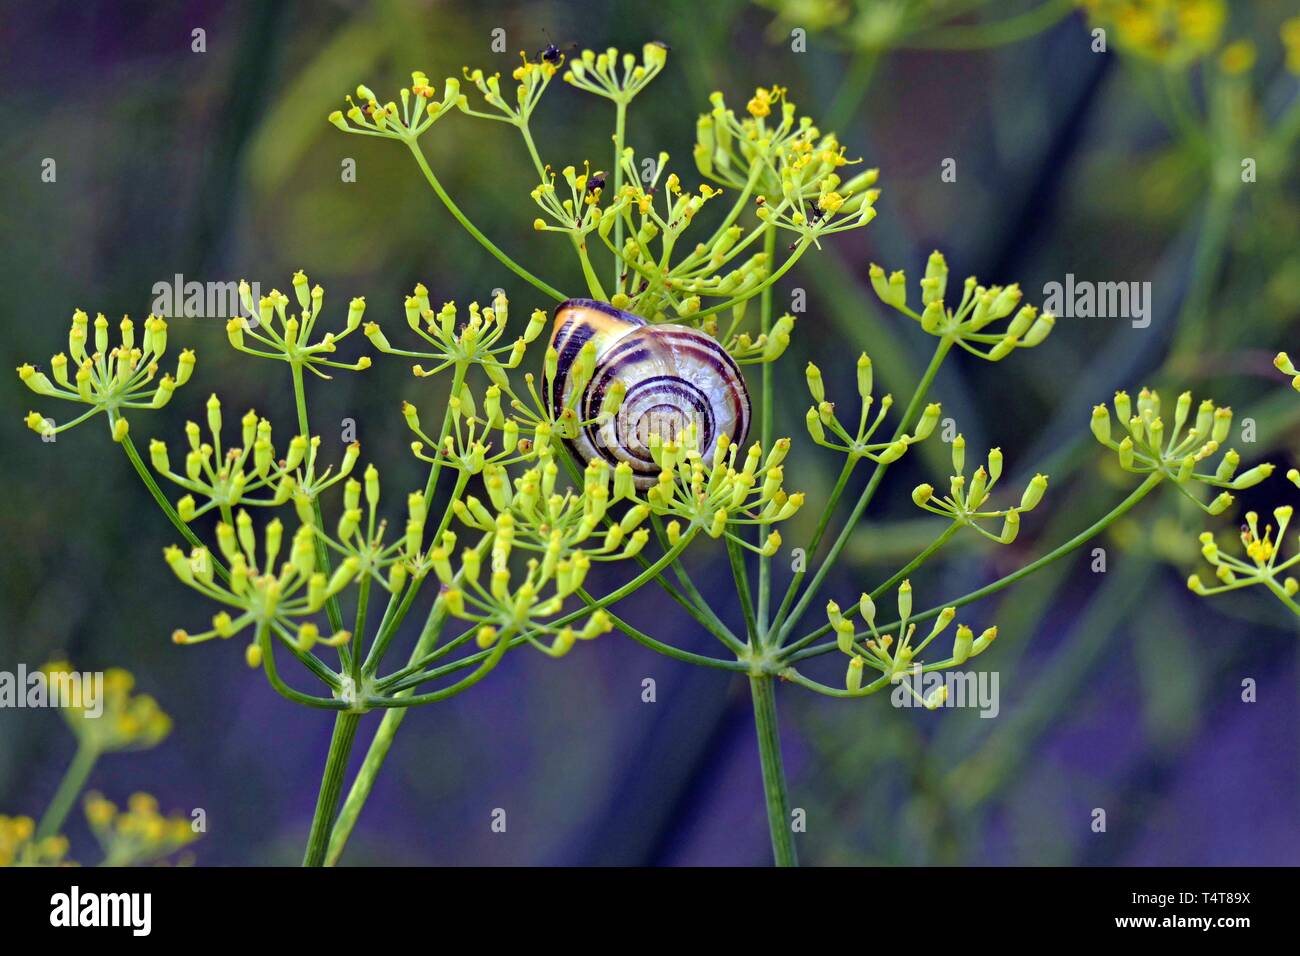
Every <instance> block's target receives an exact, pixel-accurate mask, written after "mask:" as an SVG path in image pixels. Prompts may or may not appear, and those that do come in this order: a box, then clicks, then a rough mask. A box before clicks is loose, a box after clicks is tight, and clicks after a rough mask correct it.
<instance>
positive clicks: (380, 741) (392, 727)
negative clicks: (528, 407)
mask: <svg viewBox="0 0 1300 956" xmlns="http://www.w3.org/2000/svg"><path fill="white" fill-rule="evenodd" d="M467 371H468V368H467V367H466V366H464V365H462V364H460V363H459V362H458V363H457V364H456V367H455V369H454V370H453V372H452V381H451V392H450V394H452V395H458V394H460V389H461V385H462V384H463V383H464V381H465V373H466V372H467ZM450 432H451V406H450V405H448V406H447V410H446V411H445V412H444V413H443V416H442V427H441V429H440V430H439V432H438V448H439V449H441V448H442V443H443V442H444V441H445V440H446V438H447V435H448V434H450ZM441 473H442V456H441V454H439V455H438V456H437V457H436V458H435V460H434V463H433V464H432V465H431V466H430V467H429V478H428V480H427V481H426V482H425V485H424V500H425V501H426V502H428V503H430V504H432V502H433V493H434V491H435V490H436V489H437V487H438V477H439V475H440V474H441ZM466 478H467V476H466V474H465V473H464V472H461V471H458V472H457V473H456V487H455V489H454V490H453V491H452V494H451V500H452V501H455V500H456V498H457V497H459V495H460V492H461V490H463V488H464V487H465V482H466ZM450 515H451V505H450V504H448V506H447V511H446V513H445V514H444V515H443V519H444V525H445V521H446V519H447V518H448V517H449V516H450ZM440 528H441V526H440ZM414 591H415V588H412V589H411V596H413V595H414ZM409 604H410V602H409V600H408V601H404V602H403V606H402V609H400V610H399V612H398V617H397V619H396V620H395V621H394V622H393V623H392V624H391V625H390V627H389V629H388V632H387V633H386V634H384V633H381V634H380V635H379V636H378V637H377V638H376V639H375V643H374V644H373V645H371V648H370V655H369V657H370V659H369V660H367V661H366V663H365V666H364V668H363V673H367V674H371V675H373V674H374V673H375V672H376V671H377V670H378V669H379V665H380V662H381V661H382V659H383V656H384V652H385V651H386V650H387V647H388V642H389V641H390V640H391V638H392V635H393V634H395V633H396V631H397V627H398V625H399V624H400V623H401V620H402V618H403V617H404V616H405V612H406V608H407V607H409ZM446 620H447V608H446V605H445V604H442V603H438V602H435V603H434V606H433V608H432V609H430V611H429V616H428V617H427V618H426V619H425V622H424V628H423V630H421V631H420V636H419V638H417V639H416V642H415V647H414V649H412V651H411V656H410V659H409V660H408V661H407V667H413V666H414V665H415V664H416V663H417V662H418V661H420V660H421V659H422V658H424V657H425V656H426V655H427V654H428V653H429V652H430V651H431V650H432V649H433V646H434V645H435V644H436V643H437V642H438V637H439V636H440V635H441V634H442V628H443V624H444V623H445V622H446ZM412 693H414V690H413V689H412V690H406V691H401V692H399V693H398V695H397V696H399V697H409V696H411V694H412ZM405 719H406V708H405V707H393V708H390V709H389V710H388V711H386V712H385V713H384V718H383V720H381V721H380V722H379V729H378V730H377V731H376V732H375V736H374V739H373V740H371V741H370V746H369V747H368V748H367V749H366V756H365V760H364V761H362V764H361V769H360V770H359V771H357V776H356V779H355V780H353V781H352V786H351V788H350V789H349V790H348V796H347V799H346V800H344V801H343V808H342V809H341V810H340V811H339V817H338V821H337V822H336V823H335V824H334V828H333V831H332V832H331V833H330V839H329V852H328V855H327V856H326V861H325V862H326V865H327V866H333V865H334V864H336V863H337V862H338V860H339V857H340V856H342V855H343V849H344V847H346V846H347V842H348V837H350V836H351V835H352V829H353V827H355V826H356V824H357V818H358V817H359V816H360V815H361V808H362V807H364V806H365V805H366V801H367V800H368V799H370V792H371V791H372V790H373V789H374V787H375V778H376V777H377V776H378V775H379V770H380V768H381V767H383V765H384V761H385V760H386V759H388V751H389V750H390V749H392V746H393V738H394V737H395V736H396V735H397V728H398V727H400V726H402V721H403V720H405Z"/></svg>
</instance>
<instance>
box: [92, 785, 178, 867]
mask: <svg viewBox="0 0 1300 956" xmlns="http://www.w3.org/2000/svg"><path fill="white" fill-rule="evenodd" d="M83 805H84V808H85V812H86V821H87V822H88V823H89V824H90V829H91V831H92V832H93V833H94V834H95V839H96V840H98V841H99V845H100V847H101V848H102V849H103V851H104V862H103V863H102V864H101V865H103V866H139V865H141V864H145V863H154V862H157V861H158V860H161V859H163V858H164V857H167V856H170V855H171V854H173V853H175V852H176V851H177V850H180V849H182V848H184V847H186V846H189V845H190V844H191V843H193V842H194V841H195V840H197V839H198V838H199V836H200V834H199V832H198V831H196V830H195V829H194V827H193V825H192V824H191V823H190V821H189V820H188V819H187V818H186V817H185V815H184V814H181V813H174V814H172V815H170V816H163V815H162V814H161V813H160V812H159V811H158V801H157V800H155V799H154V798H153V797H151V796H150V795H149V794H147V793H133V794H131V796H130V798H129V799H128V800H127V805H126V807H125V808H124V809H119V808H118V806H117V805H116V804H115V803H113V802H112V801H111V800H108V799H106V798H105V797H104V796H103V794H100V793H96V792H93V791H92V792H90V793H88V794H86V797H85V800H84V801H83Z"/></svg>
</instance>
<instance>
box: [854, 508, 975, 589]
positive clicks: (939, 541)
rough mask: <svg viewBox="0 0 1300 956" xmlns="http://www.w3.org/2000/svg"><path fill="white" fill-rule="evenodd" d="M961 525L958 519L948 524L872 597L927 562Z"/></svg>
mask: <svg viewBox="0 0 1300 956" xmlns="http://www.w3.org/2000/svg"><path fill="white" fill-rule="evenodd" d="M960 527H961V524H960V523H959V522H956V521H954V522H953V523H952V524H950V525H948V527H947V528H945V529H944V531H943V534H941V535H939V537H937V538H935V539H934V540H933V541H931V542H930V544H929V546H928V547H927V548H926V549H925V550H924V551H922V552H921V553H920V554H918V555H917V556H916V557H914V558H913V559H912V560H911V561H909V562H907V565H906V566H905V567H902V568H899V569H898V571H897V573H895V574H894V576H893V577H891V578H890V579H889V580H888V581H886V582H885V583H884V584H881V585H880V586H879V587H877V588H876V589H875V590H874V591H872V592H871V595H870V597H871V599H872V600H873V601H874V600H875V599H876V598H878V597H880V595H882V594H884V593H885V592H886V591H888V590H889V589H890V588H892V587H894V586H895V585H896V584H898V583H899V582H900V581H902V580H904V579H905V578H906V577H907V576H908V575H909V574H911V573H912V572H913V571H915V570H916V569H917V568H919V567H920V566H921V565H923V564H925V562H926V561H928V560H929V559H930V557H931V556H932V555H933V554H934V553H935V552H936V551H938V550H939V549H940V548H942V547H943V546H944V545H945V544H947V543H948V539H949V538H951V537H952V536H953V535H954V534H956V533H957V529H958V528H960Z"/></svg>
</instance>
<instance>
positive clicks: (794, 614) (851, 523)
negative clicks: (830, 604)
mask: <svg viewBox="0 0 1300 956" xmlns="http://www.w3.org/2000/svg"><path fill="white" fill-rule="evenodd" d="M952 345H953V340H952V339H950V338H947V337H945V338H942V339H940V340H939V344H938V346H937V347H936V348H935V350H934V355H933V356H932V357H931V358H930V364H929V365H928V366H926V369H925V374H923V375H922V376H921V381H920V382H919V383H918V384H917V386H916V391H915V392H913V393H912V400H911V401H910V402H908V403H907V409H906V410H905V411H904V412H903V417H902V418H901V419H899V421H898V428H896V429H895V430H894V437H893V439H892V441H898V440H899V438H901V437H902V436H903V435H904V434H905V433H906V431H907V429H908V428H909V427H910V426H911V424H912V421H913V420H914V419H915V417H916V413H917V411H918V410H919V409H920V407H921V403H922V402H923V401H925V396H926V395H927V394H928V393H929V391H930V386H931V385H932V384H933V383H934V377H935V376H936V375H938V374H939V366H941V365H942V364H943V360H944V357H945V356H946V355H947V354H948V350H949V349H951V348H952ZM888 467H889V466H888V465H885V464H882V463H879V462H877V464H876V467H875V469H874V470H873V471H872V473H871V479H870V480H869V481H868V482H867V487H866V488H864V489H863V490H862V494H861V496H859V498H858V501H857V504H855V505H854V506H853V512H852V514H850V515H849V519H848V521H846V522H845V524H844V527H843V528H842V529H841V531H840V533H839V536H838V537H837V538H836V539H835V543H834V544H832V545H831V550H830V553H829V554H828V555H827V556H826V560H825V561H823V562H822V563H821V566H820V567H818V569H817V573H816V574H815V575H813V579H812V581H811V583H809V585H808V587H807V588H806V589H805V590H804V592H803V595H802V596H801V597H800V598H799V603H798V604H796V605H795V606H794V610H792V611H791V612H790V613H789V615H788V616H787V617H784V618H782V617H781V616H779V615H778V617H777V620H776V623H775V624H774V625H773V626H774V627H775V628H777V637H776V646H777V647H780V646H781V645H782V644H784V643H785V640H786V638H787V637H789V635H790V631H791V630H792V629H793V628H794V626H795V625H796V624H798V623H799V619H800V618H801V617H802V616H803V614H804V612H805V611H806V610H807V609H808V605H809V603H811V601H812V599H813V598H814V597H816V595H817V591H818V590H819V589H820V588H821V586H822V582H823V581H825V580H826V575H827V574H829V573H830V570H831V567H832V565H834V564H835V561H836V559H837V558H838V557H839V556H840V552H841V551H843V550H844V546H845V545H846V544H848V541H849V538H850V537H851V536H852V535H853V532H854V530H855V529H856V528H857V525H858V520H859V519H860V518H861V517H862V513H863V512H864V511H865V510H866V509H867V505H869V504H870V503H871V499H872V498H873V497H874V496H875V494H876V489H877V488H878V487H879V486H880V482H881V480H882V479H883V478H884V477H885V470H886V469H887V468H888ZM809 557H813V555H812V554H809ZM804 573H805V572H802V571H800V572H799V573H798V574H796V575H795V576H794V578H793V580H791V582H790V587H789V588H788V589H787V591H786V600H784V601H782V602H781V603H782V606H785V605H787V604H788V603H789V600H790V597H791V595H793V594H794V592H795V591H796V590H797V589H798V587H799V585H800V584H801V583H802V581H803V578H804Z"/></svg>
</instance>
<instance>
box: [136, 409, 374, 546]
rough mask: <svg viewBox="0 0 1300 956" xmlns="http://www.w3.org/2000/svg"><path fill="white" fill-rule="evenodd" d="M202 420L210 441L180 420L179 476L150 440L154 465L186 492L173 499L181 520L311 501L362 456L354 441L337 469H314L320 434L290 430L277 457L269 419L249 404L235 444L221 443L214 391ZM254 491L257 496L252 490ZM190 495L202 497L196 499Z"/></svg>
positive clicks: (164, 453)
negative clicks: (302, 499)
mask: <svg viewBox="0 0 1300 956" xmlns="http://www.w3.org/2000/svg"><path fill="white" fill-rule="evenodd" d="M207 425H208V434H209V436H210V438H211V440H210V441H205V440H204V436H203V431H202V429H201V428H200V427H199V424H198V423H197V422H194V421H189V422H186V423H185V437H186V440H187V441H188V443H189V449H190V450H189V451H188V452H187V453H186V455H185V466H184V471H185V473H184V474H183V475H182V474H177V473H176V472H174V471H172V468H171V458H170V454H169V452H168V448H167V443H166V442H163V441H161V440H159V439H154V440H153V441H151V442H150V443H149V458H150V461H151V463H152V464H153V467H154V469H155V470H156V471H157V472H158V473H159V474H161V475H163V476H164V477H165V478H167V479H168V480H169V481H172V482H174V483H175V484H177V485H179V486H180V487H182V488H184V489H185V490H186V491H187V492H189V493H188V494H186V495H185V496H184V497H183V498H181V499H180V501H178V502H177V508H176V510H177V512H178V513H179V515H180V517H181V520H183V521H193V520H194V519H195V518H198V517H200V516H202V515H204V514H206V513H207V512H209V511H212V510H213V509H217V510H219V512H220V513H221V514H222V515H224V516H227V518H228V516H229V515H230V513H231V510H232V509H233V508H236V507H238V506H240V505H259V506H265V507H277V506H279V505H283V504H286V503H287V502H289V501H290V500H291V499H292V498H294V497H295V496H299V497H306V498H307V499H309V500H314V499H315V498H317V497H318V496H319V495H320V494H321V492H323V491H324V490H325V489H326V488H329V487H330V486H332V485H334V484H337V483H338V482H340V481H342V480H343V479H344V478H345V477H347V475H348V474H349V473H350V472H351V471H352V468H353V466H354V465H355V464H356V461H357V458H358V457H360V455H361V446H360V445H359V444H357V443H356V442H353V443H352V444H351V445H349V446H348V449H347V451H346V452H345V453H344V455H343V460H342V462H341V463H340V464H339V468H338V471H337V472H334V470H333V466H328V467H326V468H324V469H323V470H322V471H320V473H319V474H318V473H317V456H318V452H319V451H320V437H319V436H316V435H313V436H312V438H311V440H310V441H309V440H308V439H306V438H305V437H303V436H302V435H294V436H293V438H292V439H290V441H289V444H288V447H287V448H286V449H285V454H284V457H283V458H278V459H277V458H276V455H275V446H274V445H273V444H272V442H271V423H270V422H269V421H268V420H267V419H265V418H259V417H258V415H257V412H255V411H253V410H251V409H250V410H249V411H248V413H247V414H245V415H244V417H243V418H241V419H240V428H241V432H240V444H239V445H238V446H237V447H231V448H225V447H224V446H223V445H222V441H221V428H222V415H221V400H220V399H219V398H217V396H216V394H213V395H212V396H211V397H210V398H209V399H208V402H207ZM332 472H333V473H332ZM259 491H260V492H262V493H263V494H262V497H256V496H255V495H254V493H255V492H259ZM195 495H198V496H199V497H201V498H204V499H206V501H204V502H203V503H202V504H199V503H198V502H197V501H196V500H195Z"/></svg>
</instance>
